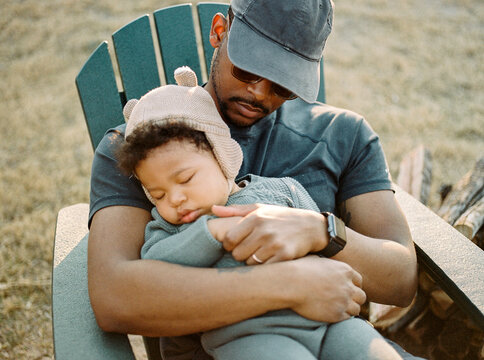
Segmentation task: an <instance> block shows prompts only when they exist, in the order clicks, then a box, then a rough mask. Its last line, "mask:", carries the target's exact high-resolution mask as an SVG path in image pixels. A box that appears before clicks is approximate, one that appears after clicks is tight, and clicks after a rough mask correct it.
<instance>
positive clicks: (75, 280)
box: [52, 204, 135, 360]
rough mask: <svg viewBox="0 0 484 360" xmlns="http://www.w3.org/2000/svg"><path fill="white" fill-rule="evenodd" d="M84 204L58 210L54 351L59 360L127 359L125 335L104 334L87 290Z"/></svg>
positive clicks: (129, 354) (129, 356) (86, 209)
mask: <svg viewBox="0 0 484 360" xmlns="http://www.w3.org/2000/svg"><path fill="white" fill-rule="evenodd" d="M88 213H89V206H88V204H76V205H72V206H69V207H66V208H63V209H61V210H60V211H59V213H58V216H57V224H56V230H55V240H54V260H53V269H52V329H53V337H54V352H55V358H56V359H57V360H63V359H69V360H72V359H79V360H81V359H82V360H84V359H113V360H114V359H126V360H127V359H129V360H134V359H135V357H134V355H133V351H132V350H131V346H130V343H129V340H128V337H127V336H126V335H122V334H114V333H106V332H104V331H102V330H101V329H100V328H99V326H98V325H97V322H96V319H95V317H94V313H93V311H92V308H91V303H90V301H89V294H88V289H87V238H88V236H87V235H88V229H87V219H88Z"/></svg>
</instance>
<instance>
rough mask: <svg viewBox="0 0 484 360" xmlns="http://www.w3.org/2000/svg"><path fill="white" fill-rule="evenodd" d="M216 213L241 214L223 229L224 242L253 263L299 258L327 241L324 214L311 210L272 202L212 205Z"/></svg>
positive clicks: (238, 256) (242, 258) (235, 253)
mask: <svg viewBox="0 0 484 360" xmlns="http://www.w3.org/2000/svg"><path fill="white" fill-rule="evenodd" d="M212 211H213V213H214V214H215V215H216V216H218V217H224V218H226V217H233V216H237V217H243V218H238V219H237V222H236V223H234V224H233V226H232V227H231V228H230V229H229V230H228V231H227V232H226V233H225V236H224V237H223V238H217V239H218V240H219V241H222V242H223V246H224V248H225V249H226V250H227V251H230V252H231V253H232V256H233V257H234V258H235V259H236V260H238V261H245V262H246V263H247V264H248V265H256V264H257V262H256V261H255V260H254V258H252V255H253V254H256V257H257V259H260V260H261V261H262V262H263V263H274V262H279V261H287V260H293V259H298V258H300V257H303V256H305V255H307V254H308V253H310V252H312V251H317V250H320V249H322V248H324V246H325V245H326V244H327V242H328V235H327V231H326V229H325V226H324V224H325V223H324V222H325V221H326V220H325V218H324V216H322V215H321V214H318V213H316V212H314V211H310V210H303V209H293V208H288V207H282V206H274V205H261V204H252V205H233V206H228V207H225V206H213V207H212Z"/></svg>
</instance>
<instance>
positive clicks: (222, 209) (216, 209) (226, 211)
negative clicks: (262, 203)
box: [212, 204, 257, 217]
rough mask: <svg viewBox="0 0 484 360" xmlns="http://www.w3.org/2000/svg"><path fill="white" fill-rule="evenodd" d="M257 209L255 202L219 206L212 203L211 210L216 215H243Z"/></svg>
mask: <svg viewBox="0 0 484 360" xmlns="http://www.w3.org/2000/svg"><path fill="white" fill-rule="evenodd" d="M255 209H257V205H256V204H248V205H231V206H220V205H213V206H212V212H213V214H214V215H215V216H218V217H228V216H245V215H247V214H249V213H251V212H252V211H254V210H255Z"/></svg>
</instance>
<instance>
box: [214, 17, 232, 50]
mask: <svg viewBox="0 0 484 360" xmlns="http://www.w3.org/2000/svg"><path fill="white" fill-rule="evenodd" d="M227 32H228V21H227V19H226V18H225V16H223V15H222V14H221V13H216V14H215V16H214V17H213V19H212V27H211V28H210V44H211V45H212V46H213V47H214V48H218V47H219V46H220V44H222V40H223V38H224V37H225V36H226V35H227Z"/></svg>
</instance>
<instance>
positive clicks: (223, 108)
mask: <svg viewBox="0 0 484 360" xmlns="http://www.w3.org/2000/svg"><path fill="white" fill-rule="evenodd" d="M219 50H220V48H217V49H215V53H214V56H213V58H212V63H211V65H210V81H211V82H212V88H213V91H214V93H215V97H216V100H217V103H218V107H219V111H220V115H221V116H222V118H223V119H224V120H225V122H226V123H228V124H230V125H234V126H237V127H249V126H251V125H253V123H252V124H247V123H245V122H242V121H237V120H236V119H233V118H231V117H230V116H229V115H228V102H237V101H242V102H245V103H247V104H249V105H251V106H253V107H255V108H258V109H260V110H261V111H262V112H263V114H264V117H265V116H267V115H268V114H269V110H268V109H267V108H266V107H264V106H263V105H262V104H260V103H258V102H256V101H252V100H249V99H244V98H241V97H237V96H232V97H230V98H229V99H228V101H224V100H222V97H221V96H220V93H219V88H218V75H217V72H218V68H219V62H220V59H219V56H220V51H219Z"/></svg>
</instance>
